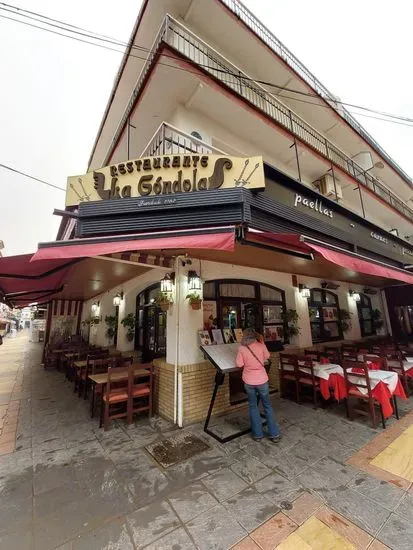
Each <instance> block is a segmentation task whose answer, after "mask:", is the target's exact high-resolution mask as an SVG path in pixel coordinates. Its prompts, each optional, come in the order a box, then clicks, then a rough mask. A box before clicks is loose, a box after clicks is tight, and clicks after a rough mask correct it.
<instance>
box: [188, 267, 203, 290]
mask: <svg viewBox="0 0 413 550" xmlns="http://www.w3.org/2000/svg"><path fill="white" fill-rule="evenodd" d="M188 290H201V279H200V277H199V275H198V273H197V272H196V271H188Z"/></svg>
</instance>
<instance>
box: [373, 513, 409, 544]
mask: <svg viewBox="0 0 413 550" xmlns="http://www.w3.org/2000/svg"><path fill="white" fill-rule="evenodd" d="M377 538H378V539H379V540H380V541H381V542H383V543H384V544H386V545H387V546H389V547H390V548H391V549H392V550H411V549H412V541H413V523H412V519H411V518H410V520H408V519H406V518H403V517H401V516H398V515H396V514H391V516H390V517H389V519H388V521H387V522H386V524H385V525H384V527H383V529H382V530H381V531H380V533H379V534H378V535H377Z"/></svg>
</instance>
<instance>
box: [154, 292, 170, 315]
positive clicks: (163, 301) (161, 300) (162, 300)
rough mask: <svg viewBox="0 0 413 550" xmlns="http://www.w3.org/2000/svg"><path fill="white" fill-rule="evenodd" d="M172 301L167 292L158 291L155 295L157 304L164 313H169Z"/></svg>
mask: <svg viewBox="0 0 413 550" xmlns="http://www.w3.org/2000/svg"><path fill="white" fill-rule="evenodd" d="M172 303H173V302H172V300H171V299H170V298H169V296H168V293H167V292H162V290H158V292H157V293H156V294H155V304H156V305H157V306H158V307H160V308H161V310H162V311H168V309H169V306H170V305H171V304H172Z"/></svg>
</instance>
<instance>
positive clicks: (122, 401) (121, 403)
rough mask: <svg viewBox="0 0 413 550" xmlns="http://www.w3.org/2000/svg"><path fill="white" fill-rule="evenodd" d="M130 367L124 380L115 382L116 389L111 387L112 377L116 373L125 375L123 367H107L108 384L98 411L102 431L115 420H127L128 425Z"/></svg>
mask: <svg viewBox="0 0 413 550" xmlns="http://www.w3.org/2000/svg"><path fill="white" fill-rule="evenodd" d="M131 370H132V365H130V366H129V371H128V375H127V376H125V378H124V380H116V387H114V386H113V380H112V377H113V375H115V374H117V373H122V374H123V375H124V374H125V368H124V367H109V368H108V382H107V384H106V388H105V390H104V392H103V396H102V408H101V411H100V425H99V427H100V428H101V427H102V424H103V426H104V430H105V431H107V429H108V427H109V422H110V421H111V420H114V419H116V418H127V419H128V423H129V421H130V411H129V407H128V404H129V400H130V398H129V395H130V392H131V389H130V384H131V372H130V371H131Z"/></svg>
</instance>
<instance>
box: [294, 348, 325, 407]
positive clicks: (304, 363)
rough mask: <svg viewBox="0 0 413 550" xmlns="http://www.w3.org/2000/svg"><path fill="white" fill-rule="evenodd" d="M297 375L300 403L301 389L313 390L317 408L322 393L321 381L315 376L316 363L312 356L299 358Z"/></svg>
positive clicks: (299, 400)
mask: <svg viewBox="0 0 413 550" xmlns="http://www.w3.org/2000/svg"><path fill="white" fill-rule="evenodd" d="M304 369H306V370H304ZM308 371H310V372H308ZM297 374H298V376H297V384H298V403H300V402H301V392H300V389H301V388H302V387H306V388H311V389H312V394H313V402H314V406H317V393H320V380H319V379H318V377H317V376H315V374H314V361H313V359H312V357H311V356H308V355H305V356H303V357H298V360H297Z"/></svg>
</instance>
